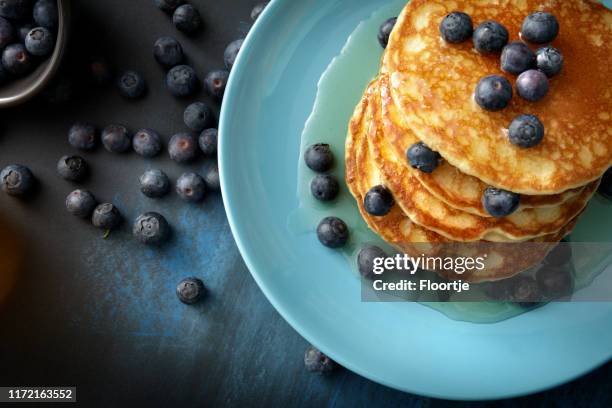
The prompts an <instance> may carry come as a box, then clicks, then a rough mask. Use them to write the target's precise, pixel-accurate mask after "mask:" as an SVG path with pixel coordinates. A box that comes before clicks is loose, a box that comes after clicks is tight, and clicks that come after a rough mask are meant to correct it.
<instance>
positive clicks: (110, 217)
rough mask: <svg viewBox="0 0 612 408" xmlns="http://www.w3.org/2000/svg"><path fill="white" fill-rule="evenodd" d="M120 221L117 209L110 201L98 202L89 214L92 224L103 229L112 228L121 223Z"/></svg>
mask: <svg viewBox="0 0 612 408" xmlns="http://www.w3.org/2000/svg"><path fill="white" fill-rule="evenodd" d="M121 221H122V217H121V213H120V212H119V209H117V207H115V206H114V205H113V204H111V203H104V204H100V205H99V206H97V207H96V209H95V210H94V212H93V215H92V216H91V223H92V224H93V226H94V227H96V228H100V229H103V230H114V229H115V228H117V227H118V226H119V225H120V224H121Z"/></svg>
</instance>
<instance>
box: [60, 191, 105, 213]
mask: <svg viewBox="0 0 612 408" xmlns="http://www.w3.org/2000/svg"><path fill="white" fill-rule="evenodd" d="M96 205H98V203H97V202H96V198H95V197H94V196H93V194H91V193H90V192H89V191H87V190H74V191H73V192H72V193H70V194H68V197H66V209H67V210H68V212H69V213H70V214H72V215H74V216H77V217H81V218H87V217H89V216H91V213H92V212H93V210H94V209H95V208H96Z"/></svg>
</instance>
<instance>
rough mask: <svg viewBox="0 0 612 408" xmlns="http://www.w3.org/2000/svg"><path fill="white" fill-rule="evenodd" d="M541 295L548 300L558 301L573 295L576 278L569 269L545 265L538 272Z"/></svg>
mask: <svg viewBox="0 0 612 408" xmlns="http://www.w3.org/2000/svg"><path fill="white" fill-rule="evenodd" d="M536 281H537V283H538V289H539V291H540V293H541V294H542V295H543V296H544V297H545V298H548V299H558V298H562V297H564V296H568V295H571V294H572V292H573V290H574V277H573V276H572V273H571V272H570V270H569V269H568V268H559V267H554V266H551V265H543V266H542V267H541V268H540V269H538V271H537V272H536Z"/></svg>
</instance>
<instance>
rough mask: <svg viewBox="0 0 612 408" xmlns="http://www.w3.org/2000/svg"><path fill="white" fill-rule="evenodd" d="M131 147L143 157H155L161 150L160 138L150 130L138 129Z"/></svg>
mask: <svg viewBox="0 0 612 408" xmlns="http://www.w3.org/2000/svg"><path fill="white" fill-rule="evenodd" d="M132 147H133V148H134V151H135V152H136V153H138V154H139V155H141V156H143V157H155V156H157V155H158V154H159V153H160V152H161V150H162V141H161V137H160V136H159V134H158V133H157V132H156V131H154V130H152V129H140V130H139V131H138V132H136V133H135V134H134V137H133V138H132Z"/></svg>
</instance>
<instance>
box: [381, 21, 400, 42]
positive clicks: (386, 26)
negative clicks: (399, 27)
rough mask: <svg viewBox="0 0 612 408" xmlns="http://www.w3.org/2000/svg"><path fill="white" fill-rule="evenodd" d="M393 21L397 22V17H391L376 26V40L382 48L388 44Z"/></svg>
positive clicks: (393, 24)
mask: <svg viewBox="0 0 612 408" xmlns="http://www.w3.org/2000/svg"><path fill="white" fill-rule="evenodd" d="M395 23H397V17H391V18H390V19H388V20H386V21H385V22H384V23H382V24H381V26H380V27H379V28H378V42H379V44H380V45H381V46H382V47H383V48H387V44H389V37H390V36H391V32H392V31H393V27H395Z"/></svg>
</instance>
